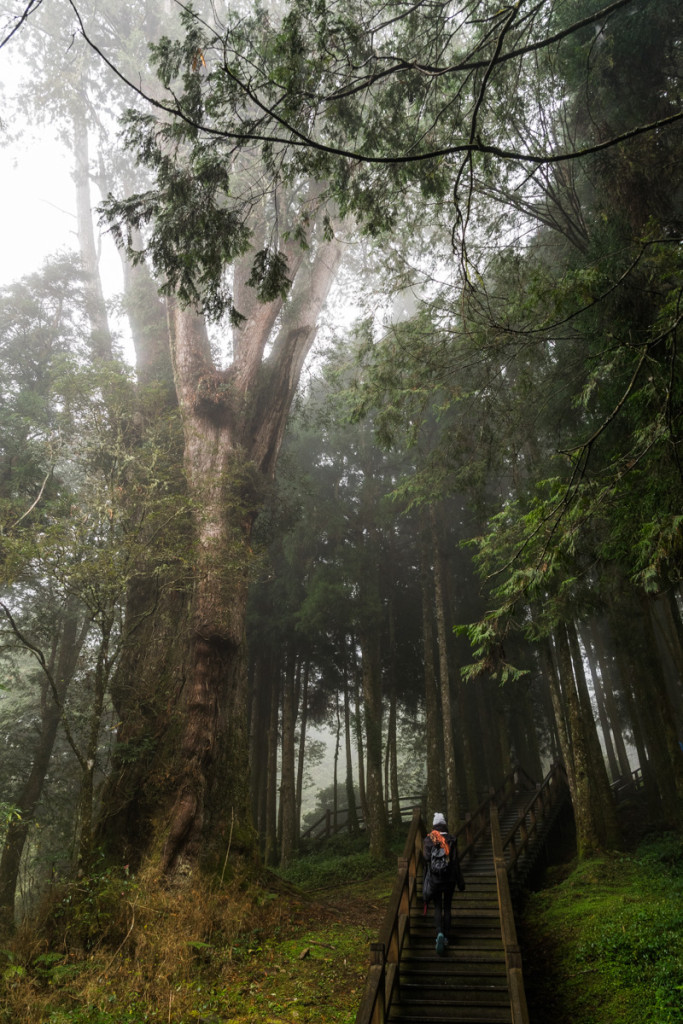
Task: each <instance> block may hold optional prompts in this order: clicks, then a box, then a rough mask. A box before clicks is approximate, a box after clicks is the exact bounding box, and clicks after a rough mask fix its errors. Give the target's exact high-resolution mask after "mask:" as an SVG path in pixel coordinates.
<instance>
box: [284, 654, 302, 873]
mask: <svg viewBox="0 0 683 1024" xmlns="http://www.w3.org/2000/svg"><path fill="white" fill-rule="evenodd" d="M297 669H298V666H297V659H296V657H295V655H294V651H293V650H292V649H291V648H290V650H289V652H288V658H287V664H286V667H285V675H284V685H283V692H282V761H281V766H280V811H281V815H282V830H281V833H280V863H281V864H282V866H283V867H287V866H288V865H289V863H290V862H291V860H292V857H293V856H294V852H295V850H296V845H297V833H296V780H295V766H294V762H295V730H296V718H297V707H296V685H295V675H296V672H297Z"/></svg>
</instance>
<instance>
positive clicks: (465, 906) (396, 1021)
mask: <svg viewBox="0 0 683 1024" xmlns="http://www.w3.org/2000/svg"><path fill="white" fill-rule="evenodd" d="M566 796H567V793H566V782H565V777H564V773H563V772H562V770H561V769H560V768H557V769H553V771H552V772H551V773H550V774H549V775H548V777H547V779H546V780H545V782H544V783H543V785H542V786H540V785H539V786H536V785H535V784H534V783H532V782H531V780H529V779H528V778H523V773H515V774H513V775H512V776H510V777H509V778H508V779H506V780H505V782H504V783H503V785H502V786H501V787H500V789H499V790H498V791H496V793H494V794H492V795H491V797H490V798H489V799H488V800H487V801H485V802H484V803H483V804H482V805H481V806H480V807H479V808H478V809H477V811H476V812H474V814H473V815H472V816H471V817H470V816H468V820H467V823H466V825H465V826H463V828H462V829H461V830H460V832H459V850H460V851H461V861H462V867H463V873H464V876H465V882H466V889H465V892H463V893H458V892H457V891H456V893H455V896H454V899H453V912H454V916H453V927H452V930H451V931H452V934H451V943H450V945H449V946H448V948H447V950H446V951H445V952H444V954H443V955H440V954H438V953H437V952H436V949H435V937H436V936H435V930H434V924H433V916H432V907H431V905H430V906H429V907H428V908H427V913H426V914H425V913H424V906H423V901H422V857H421V852H420V851H421V847H422V838H423V836H424V834H425V826H424V824H423V823H422V820H421V818H420V816H419V813H418V812H416V815H415V817H414V820H413V823H412V825H411V828H410V832H409V835H408V840H407V842H406V850H405V855H404V857H403V858H402V859H401V861H400V862H399V872H398V877H397V881H396V885H395V887H394V892H393V893H392V899H391V903H390V907H389V910H388V912H387V918H386V920H385V923H384V926H383V928H382V931H381V934H380V941H379V942H378V943H376V944H374V946H373V963H372V965H371V967H370V971H369V973H368V979H367V982H366V986H365V991H364V995H363V999H362V1002H361V1006H360V1008H359V1011H358V1015H357V1017H356V1024H385V1022H388V1024H417V1022H418V1021H419V1022H420V1024H441V1022H444V1021H450V1022H454V1024H455V1022H458V1024H460V1022H463V1024H467V1022H469V1024H475V1022H479V1024H487V1022H489V1024H494V1022H500V1021H504V1022H510V1024H527V1020H528V1018H527V1014H526V999H525V996H524V986H523V980H522V964H521V955H520V952H519V947H518V946H517V940H516V933H515V922H514V915H513V911H512V901H511V897H510V884H509V881H510V879H509V876H510V877H512V879H518V880H519V879H521V878H523V877H524V872H525V869H526V868H527V867H528V866H529V865H530V864H532V863H533V861H534V859H535V857H536V856H537V855H538V852H539V849H541V848H542V847H543V844H544V843H545V841H546V839H547V836H548V832H549V830H550V829H551V828H552V826H553V822H554V821H555V819H556V816H557V813H558V810H559V808H560V807H561V806H562V804H563V802H564V801H565V799H566Z"/></svg>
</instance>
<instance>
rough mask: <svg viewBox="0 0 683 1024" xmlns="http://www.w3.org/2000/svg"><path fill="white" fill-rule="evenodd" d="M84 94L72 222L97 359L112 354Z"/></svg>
mask: <svg viewBox="0 0 683 1024" xmlns="http://www.w3.org/2000/svg"><path fill="white" fill-rule="evenodd" d="M86 104H87V98H86V96H85V94H83V95H81V97H80V101H79V102H78V104H77V109H76V111H75V113H74V115H73V118H72V129H73V147H74V160H75V169H74V182H75V185H76V225H77V231H78V246H79V250H80V255H81V262H82V263H83V269H84V270H85V273H86V275H87V276H86V287H87V295H88V317H89V319H90V323H91V325H92V333H91V339H90V343H91V346H92V349H93V354H94V356H95V357H96V358H97V359H98V360H104V361H109V360H111V358H112V355H113V353H112V336H111V331H110V329H109V320H108V318H107V307H106V304H105V301H104V293H103V291H102V282H101V280H100V273H99V259H98V253H97V246H96V244H95V233H94V229H93V216H92V211H93V203H92V198H91V191H90V146H89V139H88V122H87V117H86Z"/></svg>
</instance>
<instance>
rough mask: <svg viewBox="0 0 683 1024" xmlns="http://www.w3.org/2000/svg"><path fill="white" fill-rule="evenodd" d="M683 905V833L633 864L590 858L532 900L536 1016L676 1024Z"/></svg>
mask: <svg viewBox="0 0 683 1024" xmlns="http://www.w3.org/2000/svg"><path fill="white" fill-rule="evenodd" d="M682 906H683V842H682V841H681V837H680V835H678V834H667V835H662V836H653V837H650V838H649V839H647V840H645V841H644V842H643V843H641V845H640V846H639V848H638V850H637V852H636V853H635V854H634V855H633V856H629V857H626V856H620V857H614V858H613V859H610V860H594V861H590V860H589V861H587V862H585V863H583V864H581V865H579V867H578V868H577V869H576V870H575V871H574V872H573V874H571V875H570V876H569V878H567V879H566V881H564V882H562V883H561V884H559V885H557V886H555V887H553V888H549V889H545V890H543V891H541V892H540V893H537V894H535V895H532V896H530V897H529V901H528V905H527V909H526V910H525V915H524V924H523V937H528V940H529V943H530V944H531V948H530V949H529V950H528V951H527V953H526V958H525V963H526V964H527V965H530V967H531V971H530V972H529V971H527V991H528V993H529V995H530V997H531V1000H532V1016H533V1011H534V1007H537V1008H539V1009H540V1008H541V1007H542V1008H543V1012H544V1013H545V1014H550V1015H552V1017H553V1020H556V1021H558V1024H564V1022H565V1021H566V1022H571V1024H584V1022H585V1024H589V1022H590V1024H602V1022H604V1024H640V1022H652V1024H679V1022H680V1021H683V999H682V998H681V992H683V911H682V910H681V907H682ZM523 941H524V938H523ZM535 958H538V959H537V960H536V959H535ZM525 970H526V968H525ZM577 978H580V979H581V984H577V980H576V979H577Z"/></svg>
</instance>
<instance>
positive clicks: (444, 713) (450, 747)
mask: <svg viewBox="0 0 683 1024" xmlns="http://www.w3.org/2000/svg"><path fill="white" fill-rule="evenodd" d="M430 522H431V528H432V544H433V554H434V604H435V607H436V636H437V644H438V650H439V685H440V693H441V725H442V729H443V748H444V774H445V777H446V819H447V821H448V822H449V823H450V827H451V829H452V830H453V831H456V830H457V827H458V822H459V821H460V795H459V792H458V780H457V769H456V763H455V741H454V736H453V713H452V710H451V683H450V674H449V669H448V636H447V633H446V609H445V606H444V581H443V565H442V561H441V553H440V551H439V544H438V534H437V529H436V513H435V511H434V508H433V507H431V508H430Z"/></svg>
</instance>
